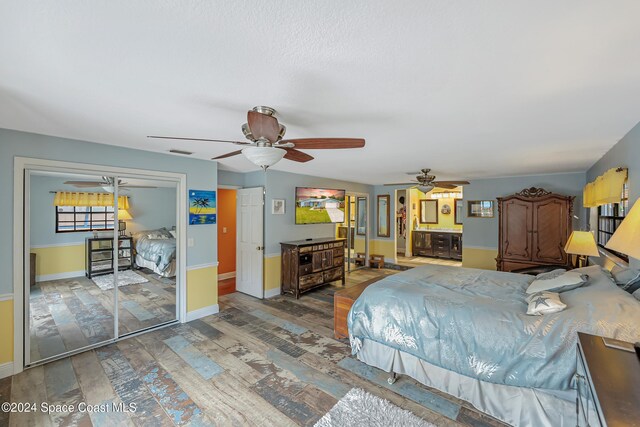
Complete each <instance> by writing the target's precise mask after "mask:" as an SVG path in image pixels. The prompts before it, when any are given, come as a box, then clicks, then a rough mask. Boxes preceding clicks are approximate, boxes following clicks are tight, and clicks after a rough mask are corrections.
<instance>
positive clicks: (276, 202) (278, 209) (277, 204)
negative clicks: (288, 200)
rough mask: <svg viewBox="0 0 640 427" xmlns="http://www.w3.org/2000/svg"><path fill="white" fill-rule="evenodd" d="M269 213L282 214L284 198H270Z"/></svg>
mask: <svg viewBox="0 0 640 427" xmlns="http://www.w3.org/2000/svg"><path fill="white" fill-rule="evenodd" d="M271 214H273V215H284V199H273V200H271Z"/></svg>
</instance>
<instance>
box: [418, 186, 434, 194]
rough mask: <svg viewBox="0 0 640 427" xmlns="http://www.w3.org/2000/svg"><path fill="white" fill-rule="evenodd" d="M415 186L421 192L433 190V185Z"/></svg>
mask: <svg viewBox="0 0 640 427" xmlns="http://www.w3.org/2000/svg"><path fill="white" fill-rule="evenodd" d="M416 188H417V189H418V190H420V191H422V192H423V193H428V192H429V191H431V190H433V185H418V186H416Z"/></svg>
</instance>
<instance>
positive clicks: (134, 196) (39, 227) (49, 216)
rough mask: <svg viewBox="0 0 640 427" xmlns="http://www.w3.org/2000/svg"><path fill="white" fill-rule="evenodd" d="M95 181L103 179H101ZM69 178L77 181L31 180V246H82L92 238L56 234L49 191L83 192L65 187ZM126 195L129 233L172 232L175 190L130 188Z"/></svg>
mask: <svg viewBox="0 0 640 427" xmlns="http://www.w3.org/2000/svg"><path fill="white" fill-rule="evenodd" d="M95 178H96V179H97V180H100V177H95ZM69 179H77V178H62V177H53V176H37V175H36V176H32V177H31V212H32V215H31V245H32V246H51V245H58V244H61V243H78V244H83V243H84V239H85V237H91V236H92V233H90V232H89V233H86V232H74V233H56V232H55V218H56V216H55V207H54V206H53V197H54V195H53V194H51V193H50V191H60V190H62V191H83V190H81V189H77V188H72V187H70V186H68V185H65V184H63V183H64V181H67V180H69ZM150 185H151V184H150ZM85 191H88V190H85ZM126 195H127V196H129V204H130V208H129V213H130V214H131V216H132V217H133V219H132V220H128V221H127V234H128V233H129V232H134V233H135V232H136V231H139V230H150V229H155V228H160V227H167V228H168V229H171V227H172V226H175V225H176V189H175V188H131V189H129V190H127V194H126Z"/></svg>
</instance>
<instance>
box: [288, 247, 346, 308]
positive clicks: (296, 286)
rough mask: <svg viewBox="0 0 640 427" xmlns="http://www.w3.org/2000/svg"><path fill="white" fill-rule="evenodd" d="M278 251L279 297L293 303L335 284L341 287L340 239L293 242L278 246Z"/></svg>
mask: <svg viewBox="0 0 640 427" xmlns="http://www.w3.org/2000/svg"><path fill="white" fill-rule="evenodd" d="M280 247H281V259H282V265H281V269H282V273H281V281H280V290H281V293H282V294H291V295H293V296H295V297H296V299H297V298H299V297H300V295H301V294H303V293H305V292H308V291H310V290H312V289H315V288H317V287H319V286H322V285H326V284H327V283H330V282H335V281H336V280H341V281H342V284H343V285H344V282H345V280H344V249H345V240H344V239H336V238H321V239H313V240H297V241H293V242H282V243H280Z"/></svg>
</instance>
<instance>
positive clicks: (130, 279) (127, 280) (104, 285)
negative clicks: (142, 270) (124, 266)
mask: <svg viewBox="0 0 640 427" xmlns="http://www.w3.org/2000/svg"><path fill="white" fill-rule="evenodd" d="M91 280H93V283H95V284H96V285H97V286H98V287H99V288H100V289H102V290H103V291H108V290H109V289H113V274H105V275H103V276H95V277H92V278H91ZM148 281H149V279H147V278H145V277H142V276H141V275H139V274H138V273H136V272H135V271H131V270H124V271H120V272H118V287H121V286H127V285H135V284H138V283H145V282H148Z"/></svg>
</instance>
